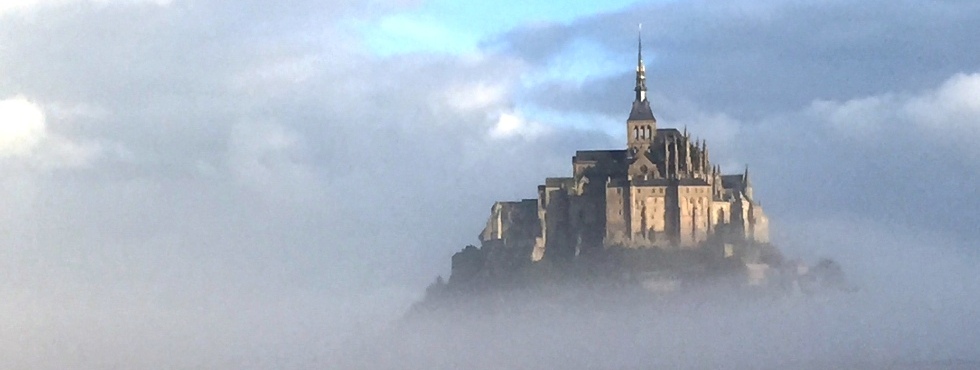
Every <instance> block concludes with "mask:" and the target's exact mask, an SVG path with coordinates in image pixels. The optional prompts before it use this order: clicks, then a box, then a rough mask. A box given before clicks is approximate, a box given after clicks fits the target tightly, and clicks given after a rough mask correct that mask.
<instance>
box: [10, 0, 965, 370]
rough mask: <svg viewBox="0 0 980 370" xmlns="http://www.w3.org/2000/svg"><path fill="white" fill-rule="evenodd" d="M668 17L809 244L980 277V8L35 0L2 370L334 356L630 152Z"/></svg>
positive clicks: (14, 9) (16, 46)
mask: <svg viewBox="0 0 980 370" xmlns="http://www.w3.org/2000/svg"><path fill="white" fill-rule="evenodd" d="M640 23H642V24H643V27H642V37H643V42H644V61H645V62H646V66H647V77H648V86H649V88H650V97H651V101H652V106H653V109H654V113H655V114H656V115H657V118H658V124H659V125H660V126H661V127H677V128H682V127H687V128H688V129H689V131H691V132H693V134H694V135H695V136H698V137H700V138H704V139H707V140H708V144H709V149H710V150H711V153H712V158H713V159H714V160H716V161H718V164H720V165H721V166H722V167H723V169H724V170H726V171H728V172H739V171H741V170H742V169H743V168H744V166H745V165H748V166H749V168H750V171H751V174H752V176H753V182H754V184H755V185H756V189H755V193H756V195H757V197H758V198H759V199H760V200H761V201H762V204H763V205H764V206H765V208H766V211H767V213H768V214H769V216H770V218H771V219H772V228H773V231H774V234H775V242H776V243H778V244H779V245H780V246H781V247H782V248H783V250H784V251H785V252H786V254H788V255H791V256H798V257H800V258H804V259H807V260H814V259H816V258H820V257H826V256H831V257H834V258H836V259H838V260H840V261H841V263H842V265H843V266H844V267H845V269H847V270H849V271H854V275H855V276H856V277H858V278H863V279H866V281H868V282H875V281H878V282H880V281H882V279H883V277H885V276H887V277H894V276H899V275H900V274H899V272H900V271H915V272H916V274H915V275H916V276H927V275H928V276H943V277H944V278H945V277H949V279H959V280H957V281H958V284H963V286H965V287H966V288H963V289H965V290H962V291H966V292H971V290H969V289H975V288H971V287H975V286H978V285H980V284H976V283H978V282H977V281H976V276H980V275H978V274H976V273H975V272H976V271H975V266H976V265H975V264H972V263H970V262H972V261H977V250H976V240H977V237H978V236H980V232H978V231H977V228H976V225H977V224H978V223H980V212H977V210H978V209H980V196H978V195H980V194H978V191H977V185H976V182H977V179H978V175H980V147H978V146H976V144H975V143H976V142H978V140H980V94H978V92H980V53H977V52H976V50H975V49H976V47H975V44H976V36H975V35H977V34H980V4H976V3H974V2H971V1H953V0H950V1H936V2H928V3H923V2H913V1H883V0H882V1H878V0H872V1H864V2H849V1H806V0H801V1H713V0H702V1H697V0H692V1H683V0H677V1H650V2H644V1H607V2H602V4H599V2H587V1H571V2H564V3H560V4H559V3H554V2H533V3H531V4H527V3H526V2H520V3H518V2H512V1H503V2H501V1H497V2H483V3H473V4H466V5H465V6H463V5H460V3H459V2H449V1H424V0H371V1H367V2H363V1H343V0H339V1H304V0H294V1H281V2H261V1H253V0H245V1H237V2H228V1H220V0H99V1H94V0H5V1H0V194H2V196H0V321H2V325H4V328H3V330H0V344H3V345H2V346H0V347H3V348H8V349H10V351H11V353H8V354H7V355H4V356H0V367H2V368H25V367H30V368H51V369H56V368H66V367H70V368H93V369H94V368H107V367H118V368H140V367H144V368H146V367H150V368H153V367H158V366H162V367H169V368H269V367H280V368H304V366H308V365H309V364H311V363H314V364H315V363H317V361H318V360H317V359H321V360H319V361H322V358H324V356H326V355H325V354H324V351H326V352H329V351H330V350H332V349H336V348H339V347H338V346H341V345H342V344H343V343H344V341H345V340H347V338H348V335H349V334H350V333H361V332H369V331H371V330H377V328H379V327H382V326H384V325H385V323H387V322H390V321H391V320H393V319H394V318H396V317H398V315H400V314H401V313H403V312H404V311H405V310H406V309H407V308H408V307H409V306H410V305H411V303H412V302H413V301H415V300H417V299H418V298H419V297H420V296H421V294H422V292H423V290H424V287H425V286H426V285H427V284H428V283H429V282H431V281H432V280H433V279H434V278H435V277H436V276H437V275H442V276H444V277H445V276H447V274H448V272H449V263H450V257H451V255H452V254H453V253H454V252H456V251H458V250H460V249H462V247H463V246H465V245H467V244H474V243H476V242H477V238H476V236H477V234H478V233H479V232H480V229H481V228H482V226H483V224H484V222H485V220H486V217H487V216H488V215H489V210H490V206H491V205H492V204H493V202H494V201H496V200H510V199H521V198H531V197H534V196H536V186H537V185H538V184H539V183H541V182H542V181H543V179H544V177H555V176H564V175H566V174H568V173H570V171H571V166H570V161H571V156H572V155H573V154H574V151H575V150H577V149H615V148H621V147H623V146H624V145H625V137H624V134H623V133H624V131H625V130H624V127H625V118H626V116H627V114H628V108H629V104H630V102H631V100H632V96H633V91H632V88H633V82H632V80H633V71H634V68H635V58H636V41H637V40H636V38H637V28H638V24H640ZM936 255H941V256H943V258H942V259H938V260H937V261H944V262H942V263H940V262H933V263H924V262H923V258H928V257H922V256H936ZM883 261H884V262H883ZM946 262H948V263H949V264H950V265H947V264H944V263H946ZM883 263H885V264H886V265H888V266H891V267H888V268H885V269H884V270H879V268H882V267H881V265H882V264H883ZM953 265H955V266H956V267H955V268H953V267H951V266H953ZM964 266H965V267H964ZM920 270H921V271H920ZM951 271H953V272H957V273H959V272H962V274H953V273H952V272H951ZM937 272H945V273H948V274H945V275H944V274H943V273H937ZM929 274H932V275H929ZM971 279H972V280H971ZM914 283H916V282H910V284H912V285H913V286H916V285H915V284H914ZM928 283H929V284H939V283H940V282H937V281H928ZM869 284H870V283H869ZM921 284H922V285H921V286H922V287H923V289H927V288H928V287H933V286H934V285H928V284H926V282H921ZM974 291H975V290H974ZM975 303H976V302H975V301H967V302H964V304H967V305H971V304H975ZM974 307H975V305H974ZM939 338H941V336H939ZM171 353H183V354H185V355H184V356H179V357H177V356H169V354H171ZM161 364H163V365H161Z"/></svg>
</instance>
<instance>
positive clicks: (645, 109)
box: [629, 100, 657, 121]
mask: <svg viewBox="0 0 980 370" xmlns="http://www.w3.org/2000/svg"><path fill="white" fill-rule="evenodd" d="M629 120H630V121H640V120H651V121H656V120H657V119H656V118H653V111H652V110H651V109H650V101H649V100H644V101H633V109H631V110H630V118H629Z"/></svg>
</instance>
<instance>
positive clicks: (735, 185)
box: [721, 175, 742, 189]
mask: <svg viewBox="0 0 980 370" xmlns="http://www.w3.org/2000/svg"><path fill="white" fill-rule="evenodd" d="M721 187H723V188H725V189H741V188H742V175H722V176H721Z"/></svg>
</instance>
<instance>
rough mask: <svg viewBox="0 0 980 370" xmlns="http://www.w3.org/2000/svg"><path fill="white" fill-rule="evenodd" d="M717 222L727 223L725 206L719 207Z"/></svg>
mask: <svg viewBox="0 0 980 370" xmlns="http://www.w3.org/2000/svg"><path fill="white" fill-rule="evenodd" d="M717 223H719V224H723V223H725V209H724V208H719V209H718V220H717Z"/></svg>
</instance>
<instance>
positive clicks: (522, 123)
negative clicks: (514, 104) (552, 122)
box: [490, 112, 548, 139]
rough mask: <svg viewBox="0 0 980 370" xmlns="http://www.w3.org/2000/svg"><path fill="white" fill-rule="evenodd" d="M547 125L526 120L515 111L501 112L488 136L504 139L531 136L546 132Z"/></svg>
mask: <svg viewBox="0 0 980 370" xmlns="http://www.w3.org/2000/svg"><path fill="white" fill-rule="evenodd" d="M547 131H548V130H547V127H546V126H544V125H542V124H540V123H537V122H532V121H528V120H527V119H526V118H524V117H522V116H521V115H520V114H519V113H516V112H505V113H501V114H500V117H498V119H497V123H496V124H495V125H494V126H493V128H491V129H490V137H491V138H494V139H505V138H511V137H523V138H533V137H536V136H538V135H541V134H545V133H547Z"/></svg>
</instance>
